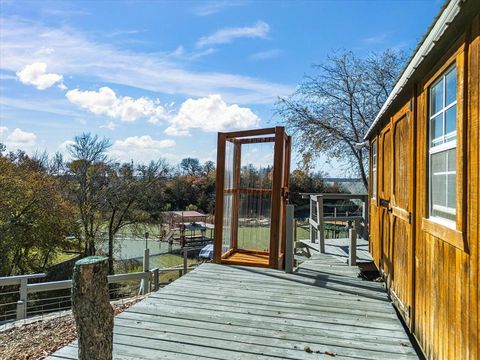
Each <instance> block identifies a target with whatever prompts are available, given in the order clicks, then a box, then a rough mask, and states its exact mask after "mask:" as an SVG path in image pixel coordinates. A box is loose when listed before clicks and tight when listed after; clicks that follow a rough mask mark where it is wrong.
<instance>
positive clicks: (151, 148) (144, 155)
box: [110, 135, 176, 163]
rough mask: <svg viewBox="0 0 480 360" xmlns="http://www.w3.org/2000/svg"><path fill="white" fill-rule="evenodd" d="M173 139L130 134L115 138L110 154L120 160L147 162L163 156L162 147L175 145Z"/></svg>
mask: <svg viewBox="0 0 480 360" xmlns="http://www.w3.org/2000/svg"><path fill="white" fill-rule="evenodd" d="M175 145H176V143H175V141H174V140H171V139H165V140H154V139H152V137H151V136H149V135H144V136H131V137H127V138H126V139H124V140H116V141H115V142H114V143H113V145H112V147H111V148H110V156H112V157H113V158H115V159H116V160H120V161H130V160H133V161H138V162H143V163H145V162H149V161H151V160H158V159H159V158H160V157H164V155H165V153H164V150H163V149H166V148H170V147H173V146H175Z"/></svg>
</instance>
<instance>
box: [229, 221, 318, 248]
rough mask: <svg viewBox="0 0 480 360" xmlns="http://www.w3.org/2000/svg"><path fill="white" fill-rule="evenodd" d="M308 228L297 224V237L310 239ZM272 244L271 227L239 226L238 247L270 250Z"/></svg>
mask: <svg viewBox="0 0 480 360" xmlns="http://www.w3.org/2000/svg"><path fill="white" fill-rule="evenodd" d="M308 238H309V232H308V230H307V229H306V228H303V227H300V226H297V239H308ZM269 244H270V227H266V226H262V227H239V228H238V247H239V248H241V249H254V250H268V247H269Z"/></svg>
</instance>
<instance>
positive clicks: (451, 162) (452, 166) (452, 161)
mask: <svg viewBox="0 0 480 360" xmlns="http://www.w3.org/2000/svg"><path fill="white" fill-rule="evenodd" d="M447 153H448V155H447V156H448V171H455V170H456V168H457V166H456V165H457V158H456V156H457V149H451V150H448V151H447Z"/></svg>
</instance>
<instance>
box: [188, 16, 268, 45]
mask: <svg viewBox="0 0 480 360" xmlns="http://www.w3.org/2000/svg"><path fill="white" fill-rule="evenodd" d="M269 31H270V26H269V25H268V24H267V23H266V22H264V21H258V22H257V23H256V24H255V25H253V26H245V27H235V28H225V29H220V30H218V31H216V32H214V33H213V34H212V35H209V36H204V37H201V38H200V39H199V40H198V41H197V46H198V47H204V46H207V45H216V44H227V43H230V42H232V41H233V40H235V39H239V38H260V39H265V38H266V37H267V35H268V32H269Z"/></svg>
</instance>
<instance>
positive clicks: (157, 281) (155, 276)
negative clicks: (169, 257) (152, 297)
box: [152, 268, 160, 291]
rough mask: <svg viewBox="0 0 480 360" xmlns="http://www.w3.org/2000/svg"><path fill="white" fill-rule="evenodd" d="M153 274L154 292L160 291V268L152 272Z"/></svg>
mask: <svg viewBox="0 0 480 360" xmlns="http://www.w3.org/2000/svg"><path fill="white" fill-rule="evenodd" d="M152 272H153V291H157V290H158V289H160V272H159V270H158V268H155V269H153V270H152Z"/></svg>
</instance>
